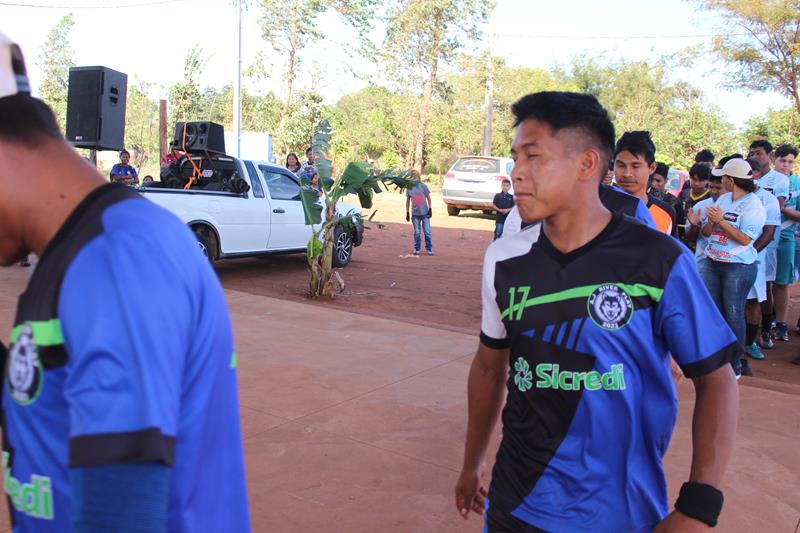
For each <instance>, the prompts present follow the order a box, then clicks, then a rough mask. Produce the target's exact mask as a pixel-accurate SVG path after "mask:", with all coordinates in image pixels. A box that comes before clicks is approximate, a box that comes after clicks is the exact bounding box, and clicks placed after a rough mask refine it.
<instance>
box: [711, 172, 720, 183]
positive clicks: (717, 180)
mask: <svg viewBox="0 0 800 533" xmlns="http://www.w3.org/2000/svg"><path fill="white" fill-rule="evenodd" d="M712 181H713V182H714V183H721V182H722V176H715V175H714V174H709V175H708V182H709V183H711V182H712Z"/></svg>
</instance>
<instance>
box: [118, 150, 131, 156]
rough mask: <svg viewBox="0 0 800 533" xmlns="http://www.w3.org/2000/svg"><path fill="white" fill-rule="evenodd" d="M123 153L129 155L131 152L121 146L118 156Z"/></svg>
mask: <svg viewBox="0 0 800 533" xmlns="http://www.w3.org/2000/svg"><path fill="white" fill-rule="evenodd" d="M123 155H131V153H130V152H129V151H127V150H125V149H124V148H123V149H122V150H120V151H119V156H120V157H122V156H123Z"/></svg>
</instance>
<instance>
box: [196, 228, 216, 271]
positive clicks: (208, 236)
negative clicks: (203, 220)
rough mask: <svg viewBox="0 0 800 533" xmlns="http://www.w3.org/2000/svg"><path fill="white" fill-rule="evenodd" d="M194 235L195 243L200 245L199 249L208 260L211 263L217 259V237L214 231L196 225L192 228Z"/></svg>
mask: <svg viewBox="0 0 800 533" xmlns="http://www.w3.org/2000/svg"><path fill="white" fill-rule="evenodd" d="M194 235H195V237H197V244H199V245H200V250H201V251H202V252H203V255H205V256H206V258H207V259H208V261H209V262H210V263H211V264H212V265H213V264H214V261H216V260H217V254H218V249H217V237H216V236H215V235H214V233H213V232H212V231H211V230H210V229H208V228H205V227H198V228H197V229H195V230H194Z"/></svg>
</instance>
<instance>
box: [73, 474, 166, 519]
mask: <svg viewBox="0 0 800 533" xmlns="http://www.w3.org/2000/svg"><path fill="white" fill-rule="evenodd" d="M170 474H171V469H170V468H169V467H167V466H164V465H163V464H161V463H154V462H150V463H138V464H132V465H115V466H101V467H89V468H73V469H71V470H70V473H69V487H70V493H71V494H70V496H71V500H72V524H73V527H74V531H75V533H100V532H106V531H148V532H153V533H162V532H163V533H166V531H167V519H168V510H169V486H170V477H171V476H170Z"/></svg>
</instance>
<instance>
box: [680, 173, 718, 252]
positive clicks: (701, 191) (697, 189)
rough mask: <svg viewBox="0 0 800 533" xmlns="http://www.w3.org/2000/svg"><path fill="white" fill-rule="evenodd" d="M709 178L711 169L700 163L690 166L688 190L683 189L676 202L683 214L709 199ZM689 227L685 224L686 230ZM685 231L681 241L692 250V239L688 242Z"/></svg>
mask: <svg viewBox="0 0 800 533" xmlns="http://www.w3.org/2000/svg"><path fill="white" fill-rule="evenodd" d="M710 177H711V169H709V168H708V167H707V166H706V165H704V164H700V163H695V164H694V165H692V168H691V169H689V188H684V189H683V191H681V194H680V196H678V202H679V203H680V205H681V210H682V211H683V213H688V212H689V209H691V208H693V207H694V206H695V205H697V204H698V203H699V202H702V201H704V200H706V199H708V198H709V197H710V193H709V191H708V179H709V178H710ZM684 222H686V221H684ZM689 225H690V224H686V223H685V226H686V227H687V228H688V226H689ZM685 231H687V230H684V238H683V241H684V243H685V244H686V245H687V246H688V247H689V249H691V250H694V249H695V248H694V239H692V240H690V239H689V238H688V236H687V235H686V233H685Z"/></svg>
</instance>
